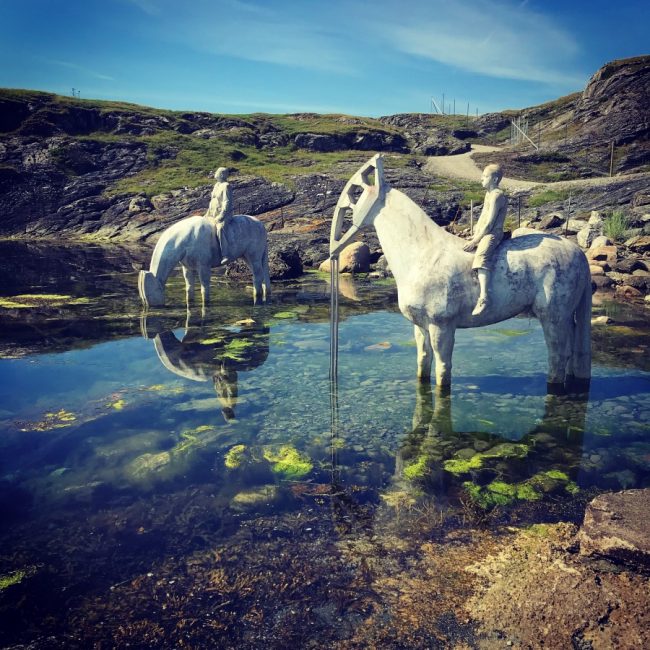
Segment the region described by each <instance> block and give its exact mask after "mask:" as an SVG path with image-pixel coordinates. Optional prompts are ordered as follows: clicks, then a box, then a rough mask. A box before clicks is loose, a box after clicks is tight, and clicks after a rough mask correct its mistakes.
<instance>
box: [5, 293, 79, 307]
mask: <svg viewBox="0 0 650 650" xmlns="http://www.w3.org/2000/svg"><path fill="white" fill-rule="evenodd" d="M90 302H91V301H90V299H89V298H73V297H72V296H66V295H63V294H58V293H44V294H37V293H23V294H20V295H17V296H10V297H4V298H0V307H4V308H5V309H31V308H34V307H63V306H68V305H87V304H89V303H90Z"/></svg>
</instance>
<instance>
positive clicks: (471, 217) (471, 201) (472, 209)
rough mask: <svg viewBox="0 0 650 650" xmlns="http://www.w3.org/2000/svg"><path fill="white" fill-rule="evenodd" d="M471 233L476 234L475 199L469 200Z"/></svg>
mask: <svg viewBox="0 0 650 650" xmlns="http://www.w3.org/2000/svg"><path fill="white" fill-rule="evenodd" d="M469 234H470V235H473V234H474V199H470V202H469Z"/></svg>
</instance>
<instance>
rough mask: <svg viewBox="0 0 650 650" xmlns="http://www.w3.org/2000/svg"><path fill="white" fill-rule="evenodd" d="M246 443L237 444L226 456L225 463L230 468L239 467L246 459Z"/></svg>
mask: <svg viewBox="0 0 650 650" xmlns="http://www.w3.org/2000/svg"><path fill="white" fill-rule="evenodd" d="M245 452H246V445H235V446H234V447H231V448H230V449H229V450H228V451H227V453H226V456H225V458H224V465H225V466H226V467H227V468H228V469H237V468H238V467H239V466H240V465H241V464H242V462H243V460H244V453H245Z"/></svg>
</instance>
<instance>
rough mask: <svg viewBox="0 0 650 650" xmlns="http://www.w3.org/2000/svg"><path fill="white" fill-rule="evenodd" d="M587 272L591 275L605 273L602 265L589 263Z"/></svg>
mask: <svg viewBox="0 0 650 650" xmlns="http://www.w3.org/2000/svg"><path fill="white" fill-rule="evenodd" d="M589 272H590V273H591V275H605V271H604V270H603V267H602V266H596V265H595V264H590V265H589Z"/></svg>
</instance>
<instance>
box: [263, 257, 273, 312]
mask: <svg viewBox="0 0 650 650" xmlns="http://www.w3.org/2000/svg"><path fill="white" fill-rule="evenodd" d="M262 274H263V279H262V293H263V295H264V302H266V300H267V299H268V297H269V296H270V295H271V275H270V273H269V247H268V244H267V245H266V246H264V254H263V255H262Z"/></svg>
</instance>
